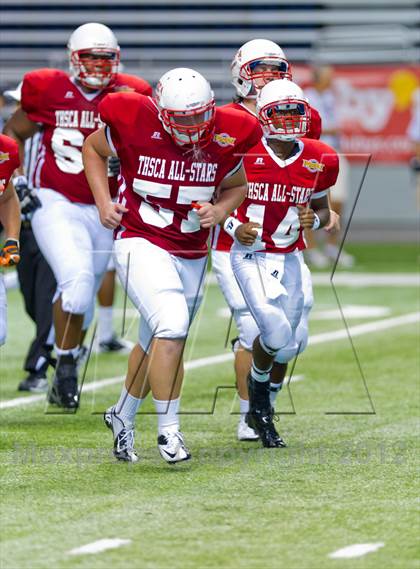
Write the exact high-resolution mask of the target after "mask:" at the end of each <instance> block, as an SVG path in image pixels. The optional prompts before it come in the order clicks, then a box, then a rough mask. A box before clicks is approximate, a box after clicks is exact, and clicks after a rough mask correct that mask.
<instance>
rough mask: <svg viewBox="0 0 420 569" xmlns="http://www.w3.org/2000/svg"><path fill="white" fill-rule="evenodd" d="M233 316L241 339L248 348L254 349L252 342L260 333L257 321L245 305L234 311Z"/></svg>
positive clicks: (243, 345) (242, 344)
mask: <svg viewBox="0 0 420 569" xmlns="http://www.w3.org/2000/svg"><path fill="white" fill-rule="evenodd" d="M233 317H234V319H235V322H236V327H237V328H238V332H239V341H240V343H241V346H242V347H243V348H245V349H246V350H252V344H253V342H254V340H255V338H256V337H257V336H258V334H259V330H258V326H257V323H256V322H255V320H254V318H253V316H252V314H251V313H250V311H249V310H248V308H246V307H245V306H244V307H243V308H241V309H239V310H238V309H236V310H234V311H233Z"/></svg>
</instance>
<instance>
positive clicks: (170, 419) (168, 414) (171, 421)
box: [153, 397, 180, 435]
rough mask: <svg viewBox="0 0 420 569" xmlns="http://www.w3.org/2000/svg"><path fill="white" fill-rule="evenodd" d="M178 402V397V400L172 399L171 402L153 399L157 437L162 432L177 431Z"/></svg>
mask: <svg viewBox="0 0 420 569" xmlns="http://www.w3.org/2000/svg"><path fill="white" fill-rule="evenodd" d="M179 402H180V397H178V399H172V400H171V401H162V400H159V399H155V398H154V397H153V403H154V404H155V408H156V413H157V419H158V434H159V435H161V434H162V432H163V431H178V430H179V414H178V411H179Z"/></svg>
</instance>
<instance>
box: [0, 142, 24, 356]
mask: <svg viewBox="0 0 420 569" xmlns="http://www.w3.org/2000/svg"><path fill="white" fill-rule="evenodd" d="M19 164H20V161H19V148H18V145H17V144H16V142H15V141H14V140H13V139H11V138H9V137H8V136H4V135H3V134H0V223H1V224H2V225H3V228H4V233H5V236H6V239H5V242H4V245H3V247H2V248H1V249H0V267H9V266H12V265H16V264H17V263H18V262H19V258H20V257H19V231H20V208H19V200H18V198H17V195H16V192H15V190H14V188H13V186H12V184H10V183H9V182H10V178H11V176H12V174H13V172H14V171H15V170H16V168H18V166H19ZM6 332H7V303H6V287H5V285H4V281H3V274H2V272H0V346H2V345H3V344H4V343H5V341H6Z"/></svg>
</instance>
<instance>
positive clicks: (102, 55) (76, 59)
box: [68, 23, 120, 90]
mask: <svg viewBox="0 0 420 569" xmlns="http://www.w3.org/2000/svg"><path fill="white" fill-rule="evenodd" d="M68 49H69V56H70V70H71V72H72V74H73V76H74V77H75V79H77V81H78V82H79V83H80V84H81V85H83V86H84V87H86V88H88V89H94V90H97V89H104V88H105V87H108V86H110V85H111V84H112V83H113V81H114V80H115V77H116V74H117V73H118V67H119V63H120V48H119V45H118V43H117V39H116V37H115V36H114V34H113V33H112V31H111V30H110V29H109V28H108V27H107V26H104V25H103V24H96V23H90V24H83V25H82V26H79V27H78V28H77V29H76V30H75V31H74V32H73V33H72V34H71V36H70V39H69V42H68Z"/></svg>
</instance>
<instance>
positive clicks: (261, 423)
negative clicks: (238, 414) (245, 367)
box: [246, 374, 287, 448]
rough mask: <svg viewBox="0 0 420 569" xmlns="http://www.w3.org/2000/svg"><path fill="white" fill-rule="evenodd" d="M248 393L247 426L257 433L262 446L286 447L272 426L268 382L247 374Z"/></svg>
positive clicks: (272, 417)
mask: <svg viewBox="0 0 420 569" xmlns="http://www.w3.org/2000/svg"><path fill="white" fill-rule="evenodd" d="M248 393H249V413H247V415H246V422H247V425H248V427H250V428H251V429H253V430H254V431H255V432H256V433H257V435H259V437H260V439H261V442H262V444H263V447H266V448H284V447H286V446H287V445H286V443H285V442H284V440H283V439H282V438H281V437H280V435H279V434H278V432H277V431H276V428H275V426H274V409H273V408H272V406H271V403H270V382H269V381H266V382H260V381H254V380H253V379H252V377H251V374H249V375H248Z"/></svg>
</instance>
